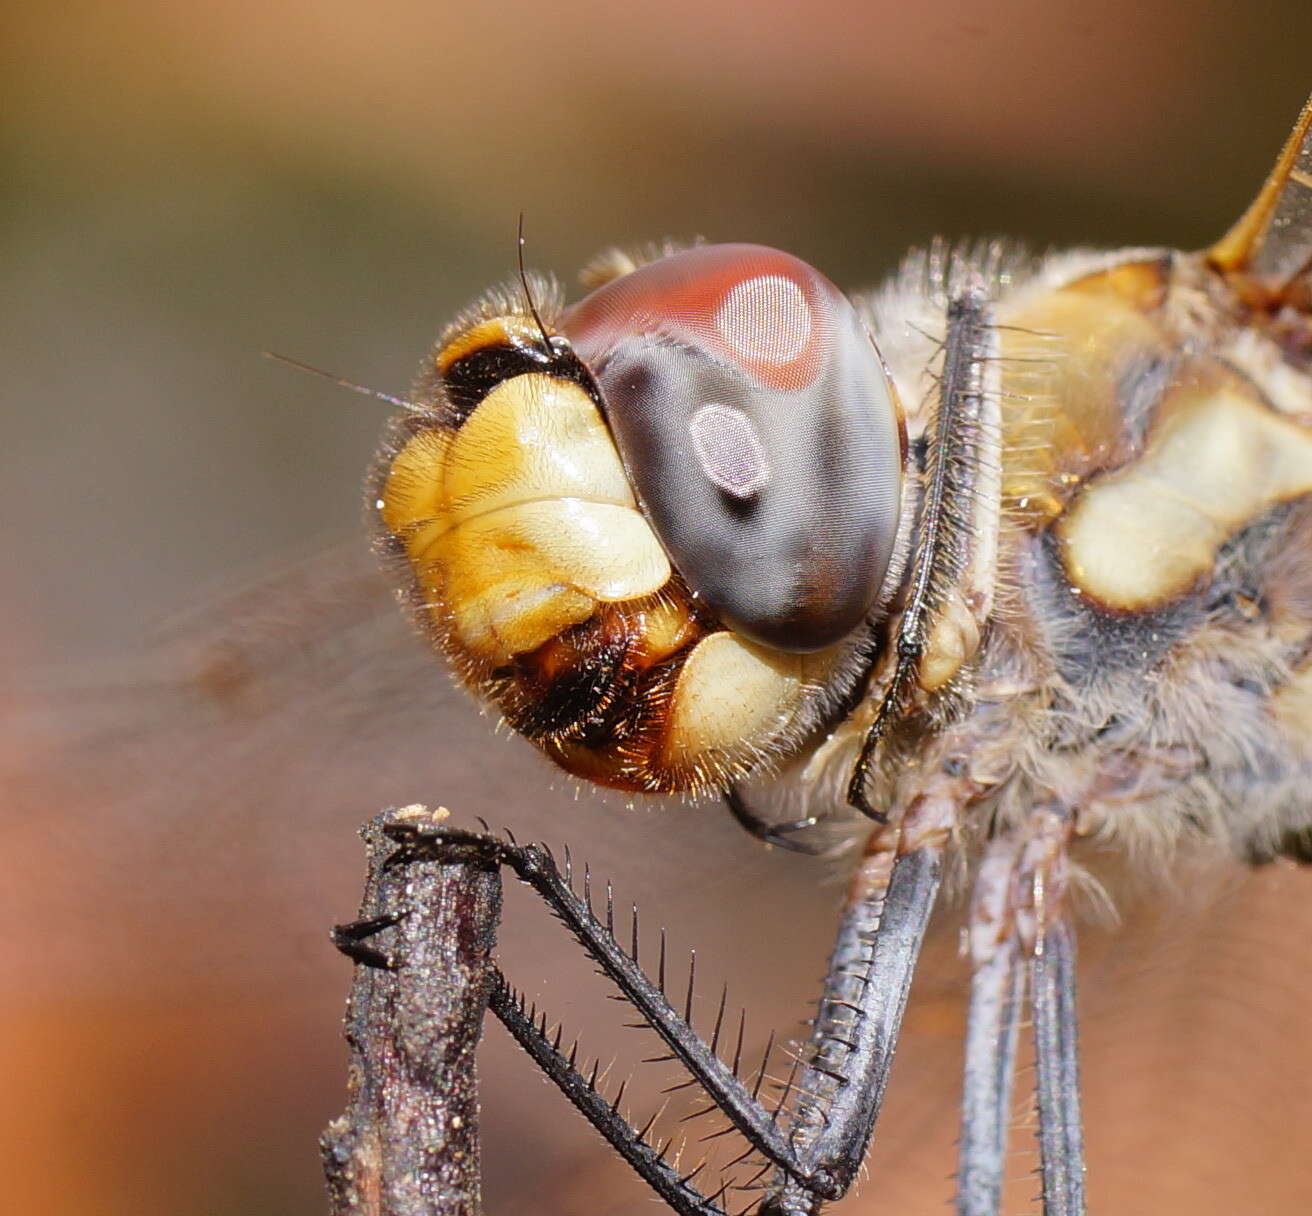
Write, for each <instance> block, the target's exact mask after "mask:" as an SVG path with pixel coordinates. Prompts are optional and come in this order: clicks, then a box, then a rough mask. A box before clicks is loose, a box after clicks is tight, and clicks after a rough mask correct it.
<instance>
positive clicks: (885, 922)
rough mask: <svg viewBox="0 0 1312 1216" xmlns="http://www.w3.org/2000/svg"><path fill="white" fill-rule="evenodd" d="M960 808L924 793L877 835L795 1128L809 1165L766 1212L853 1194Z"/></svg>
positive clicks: (777, 1187)
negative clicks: (897, 820)
mask: <svg viewBox="0 0 1312 1216" xmlns="http://www.w3.org/2000/svg"><path fill="white" fill-rule="evenodd" d="M955 810H956V807H955V802H954V801H953V800H951V799H948V798H944V797H935V796H933V795H922V796H921V798H919V799H917V801H916V802H915V803H913V804H912V806H911V807H910V808H909V809H908V811H907V814H906V816H905V818H904V819H903V821H902V823H901V824H900V825H895V826H889V827H885V828H879V829H877V830H876V831H875V833H874V834H873V836H872V837H871V840H870V843H869V844H868V846H867V849H866V855H865V856H864V858H863V859H862V861H861V864H860V866H859V867H858V870H857V873H856V875H855V877H854V880H853V883H852V887H851V891H850V893H849V896H848V901H847V905H846V907H845V909H844V912H843V916H842V920H841V922H840V924H839V930H838V937H837V940H836V942H835V945H834V951H833V954H832V956H831V958H830V963H829V972H828V974H827V976H826V978H825V984H824V989H823V992H822V994H821V997H820V1003H819V1008H818V1010H817V1013H816V1018H815V1023H814V1027H813V1030H812V1035H811V1041H810V1044H809V1049H808V1059H807V1061H806V1063H805V1066H804V1067H803V1069H802V1074H801V1080H800V1082H799V1086H798V1091H799V1092H798V1098H797V1100H796V1102H795V1104H794V1118H793V1124H792V1127H791V1129H790V1138H791V1141H792V1144H793V1146H794V1148H795V1150H796V1152H797V1156H798V1160H799V1164H800V1166H801V1167H802V1169H801V1170H800V1171H798V1172H795V1173H794V1174H792V1175H789V1174H787V1173H785V1172H782V1171H781V1172H780V1174H779V1175H778V1176H777V1177H776V1179H775V1182H774V1185H773V1187H772V1190H771V1192H770V1193H769V1194H767V1196H766V1197H765V1199H764V1201H763V1202H762V1205H761V1208H760V1216H812V1214H813V1213H815V1212H818V1211H819V1210H820V1207H821V1204H822V1202H823V1200H824V1199H826V1198H832V1197H836V1196H840V1195H842V1194H844V1193H845V1192H846V1191H847V1190H848V1188H849V1187H850V1186H851V1185H852V1182H853V1180H854V1179H855V1177H856V1175H857V1172H858V1171H859V1170H860V1168H861V1163H862V1161H863V1160H864V1159H865V1155H866V1149H867V1148H868V1146H869V1144H870V1139H871V1136H872V1135H873V1133H874V1128H875V1123H876V1121H877V1120H878V1118H879V1111H880V1107H881V1105H882V1103H883V1098H884V1091H885V1089H886V1087H887V1084H888V1077H889V1071H890V1068H891V1066H892V1062H893V1053H894V1050H895V1049H896V1047H897V1041H898V1034H899V1031H900V1029H901V1024H902V1015H903V1012H904V1010H905V1008H906V1002H907V995H908V993H909V991H910V987H911V977H912V974H913V973H914V971H915V965H916V960H917V959H918V958H919V956H920V949H921V945H922V943H923V941H924V936H925V930H926V927H927V926H928V923H929V917H930V913H931V912H932V910H933V907H934V902H935V899H936V897H937V894H938V889H939V883H940V880H941V877H942V869H943V848H944V844H945V842H946V840H947V836H948V832H949V830H950V826H951V824H952V822H953V817H954V814H955ZM805 1174H810V1175H811V1180H810V1182H809V1183H807V1182H804V1181H803V1177H804V1175H805ZM821 1183H823V1184H824V1185H823V1189H822V1187H821V1186H820V1185H819V1184H821Z"/></svg>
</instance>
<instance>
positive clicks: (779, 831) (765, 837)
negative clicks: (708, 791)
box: [724, 785, 824, 857]
mask: <svg viewBox="0 0 1312 1216" xmlns="http://www.w3.org/2000/svg"><path fill="white" fill-rule="evenodd" d="M724 805H725V806H727V807H728V808H729V814H731V815H732V816H733V817H734V821H735V822H736V823H737V824H738V826H739V827H741V828H742V829H743V830H744V831H746V832H747V833H748V834H749V835H752V836H755V837H756V839H757V840H762V841H764V842H765V843H766V844H773V845H777V846H778V847H779V848H781V849H787V850H788V851H789V852H792V853H806V854H808V855H810V856H812V857H817V856H819V855H820V854H821V853H823V852H824V850H823V849H822V848H820V847H818V846H816V845H813V844H809V843H807V842H806V841H805V840H798V839H797V834H798V833H799V832H805V831H808V830H809V829H811V828H813V827H815V826H816V824H818V823H819V822H820V820H819V819H817V818H815V817H814V816H808V817H807V818H806V819H793V820H786V821H785V822H783V823H772V822H771V821H770V820H768V819H762V818H761V816H760V815H758V814H757V813H756V812H755V811H754V810H753V809H752V807H751V804H750V803H749V802H748V801H747V799H746V798H744V797H743V793H742V791H741V790H740V789H739V788H738V787H737V786H736V785H731V786H730V787H729V788H728V789H727V790H726V791H725V794H724Z"/></svg>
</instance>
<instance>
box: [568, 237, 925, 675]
mask: <svg viewBox="0 0 1312 1216" xmlns="http://www.w3.org/2000/svg"><path fill="white" fill-rule="evenodd" d="M563 329H564V332H565V334H566V336H567V337H568V338H569V340H570V342H571V344H572V345H573V347H574V350H575V352H576V353H577V354H578V356H579V358H580V359H581V360H582V361H583V363H584V364H585V365H586V366H587V367H588V369H589V370H590V371H591V373H592V375H593V377H594V378H595V379H596V381H597V384H598V386H599V388H600V389H601V394H602V398H603V402H604V407H605V412H606V418H607V422H608V423H609V425H610V428H611V432H612V434H613V435H614V438H615V441H616V444H617V446H618V447H619V450H620V455H621V457H622V459H623V461H624V465H625V468H626V470H627V472H628V475H629V478H630V480H631V481H632V483H633V487H634V490H635V492H636V493H637V496H638V498H639V499H640V501H641V503H642V506H643V509H644V511H645V512H646V514H647V518H648V520H649V522H650V523H651V525H652V527H653V529H654V530H655V532H656V534H657V535H658V536H659V537H660V540H661V543H662V544H663V545H664V547H665V550H666V552H667V553H668V554H669V556H670V560H671V561H672V562H673V564H674V566H675V568H676V569H677V570H678V571H679V573H680V574H681V575H682V576H683V578H684V580H685V581H686V582H687V584H688V586H689V588H690V589H691V590H692V592H693V593H694V594H695V595H696V596H697V597H698V598H699V599H700V600H702V601H703V602H704V603H705V604H706V605H707V606H708V607H709V608H711V610H712V611H714V612H715V613H716V615H717V616H718V617H719V618H720V619H721V620H722V621H723V622H724V624H725V625H727V626H728V627H730V628H731V629H733V630H735V631H736V632H738V633H740V634H742V635H743V636H745V637H747V638H749V639H751V640H752V641H756V642H759V643H761V644H763V645H766V646H770V647H772V648H774V649H776V650H783V651H792V652H797V653H805V652H810V651H816V650H822V649H824V648H825V647H828V646H831V645H833V644H834V643H835V642H838V641H839V640H841V639H842V638H843V637H845V636H846V635H847V634H849V633H850V632H851V631H852V630H853V629H855V628H856V627H858V626H859V625H860V624H861V622H862V621H863V620H864V619H865V617H866V616H867V615H868V614H869V612H870V610H871V608H872V606H873V605H874V603H875V600H876V598H877V596H878V594H879V589H880V586H881V585H882V583H883V579H884V575H885V572H886V571H887V569H888V563H889V559H890V557H891V555H892V552H893V544H894V539H895V536H896V533H897V525H898V514H899V505H900V500H901V485H902V450H901V439H900V422H899V417H898V413H897V409H896V406H895V405H894V401H893V395H892V392H891V390H890V387H889V384H888V380H887V377H886V374H885V371H884V367H883V364H882V361H881V360H880V358H879V355H878V353H877V351H876V350H875V347H874V344H873V342H872V341H871V339H870V336H869V334H867V332H866V331H865V328H864V327H863V325H862V324H861V321H860V318H858V316H857V315H856V311H855V310H854V309H853V307H852V305H851V304H850V303H849V302H848V300H847V299H846V297H844V296H843V295H842V293H841V292H840V291H839V290H838V289H837V288H836V287H835V286H834V285H833V284H832V283H831V282H830V281H829V280H828V279H827V278H825V277H824V276H823V275H822V274H820V273H819V272H818V271H816V270H814V269H812V268H811V267H810V266H808V265H806V263H804V262H802V261H799V260H798V259H797V258H794V257H791V256H790V255H788V254H785V253H780V252H779V251H778V250H774V249H768V248H765V247H764V246H760V245H707V246H701V247H699V248H695V249H690V250H686V251H684V252H682V253H676V254H672V255H670V256H669V257H665V258H662V259H660V260H659V261H656V262H652V263H649V264H648V265H646V266H642V267H640V268H639V269H638V270H635V271H634V272H633V273H631V274H628V275H625V276H623V277H622V278H619V279H615V280H613V281H612V282H610V283H607V284H606V285H605V286H603V287H601V288H599V289H598V290H597V291H595V292H593V293H592V294H591V295H590V296H588V297H586V298H585V299H583V300H582V301H580V302H579V303H578V304H577V305H576V306H575V307H574V308H573V309H571V310H570V312H569V313H568V314H567V315H566V317H565V320H564V325H563Z"/></svg>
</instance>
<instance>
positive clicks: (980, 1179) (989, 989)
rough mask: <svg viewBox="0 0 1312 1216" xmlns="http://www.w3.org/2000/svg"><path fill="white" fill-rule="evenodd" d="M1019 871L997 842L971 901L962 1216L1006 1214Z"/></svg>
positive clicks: (1005, 842)
mask: <svg viewBox="0 0 1312 1216" xmlns="http://www.w3.org/2000/svg"><path fill="white" fill-rule="evenodd" d="M1015 868H1016V846H1015V843H1014V842H1013V841H1011V840H1009V839H999V840H996V841H994V842H993V843H992V844H991V845H990V847H989V850H988V852H987V853H986V855H985V857H984V859H983V861H982V862H981V864H980V869H979V873H978V875H977V876H976V879H975V890H974V894H973V896H972V900H971V910H970V939H969V940H970V954H971V962H972V964H973V972H972V976H971V986H970V1011H969V1014H968V1016H967V1020H966V1060H965V1073H964V1078H963V1084H962V1094H961V1138H960V1146H959V1148H958V1164H957V1200H956V1211H957V1216H996V1214H997V1213H998V1212H999V1211H1000V1210H1001V1203H1002V1183H1003V1179H1004V1170H1005V1165H1006V1157H1007V1129H1008V1127H1009V1126H1010V1123H1011V1094H1012V1081H1013V1077H1014V1074H1015V1065H1016V1041H1017V1038H1018V1033H1017V1032H1018V1028H1019V1024H1020V1013H1021V1005H1022V1001H1023V990H1024V984H1025V968H1024V966H1023V965H1022V959H1021V950H1020V943H1019V942H1018V941H1017V938H1016V932H1015V929H1016V922H1015V918H1014V917H1013V916H1012V906H1011V893H1012V888H1013V882H1014V875H1015Z"/></svg>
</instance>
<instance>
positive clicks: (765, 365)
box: [566, 245, 842, 390]
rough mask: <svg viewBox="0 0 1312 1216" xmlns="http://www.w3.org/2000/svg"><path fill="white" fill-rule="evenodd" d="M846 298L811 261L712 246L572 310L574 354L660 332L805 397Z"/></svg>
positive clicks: (658, 265)
mask: <svg viewBox="0 0 1312 1216" xmlns="http://www.w3.org/2000/svg"><path fill="white" fill-rule="evenodd" d="M841 299H842V296H841V293H840V292H839V291H838V288H836V287H835V286H834V285H833V284H832V283H831V282H830V281H829V280H828V279H826V278H825V277H824V275H822V274H820V273H819V271H817V270H815V269H813V268H812V267H810V266H808V265H807V264H806V263H805V262H803V261H801V260H800V259H798V258H795V257H793V256H792V255H791V254H787V253H782V252H781V251H779V250H777V249H769V248H767V247H765V246H764V245H706V246H702V247H700V248H697V249H690V250H688V251H686V252H684V253H680V254H678V255H675V256H673V257H669V258H664V259H662V260H661V261H659V262H653V263H650V264H649V265H647V266H644V267H642V268H641V270H640V271H639V272H637V273H635V274H632V275H628V276H626V277H625V278H623V279H618V280H616V281H615V282H613V283H610V284H607V285H606V287H604V288H602V289H601V290H600V291H598V292H595V293H593V295H591V296H589V297H588V298H587V299H585V300H583V301H581V302H580V303H579V304H578V305H576V306H575V307H574V308H573V309H571V310H570V313H569V316H568V318H567V321H566V329H567V331H568V332H569V334H570V335H571V337H572V338H573V339H574V341H575V344H576V346H579V345H582V346H584V347H588V348H593V349H599V348H604V347H606V346H607V345H609V344H611V343H612V342H613V341H615V340H616V339H617V338H618V337H619V336H620V335H622V334H625V333H630V332H633V331H634V330H635V329H640V330H643V331H646V332H649V333H650V332H662V333H665V334H667V335H668V336H669V337H670V338H671V339H674V340H677V341H684V342H688V343H690V344H691V345H694V346H698V347H700V348H701V349H703V350H705V351H706V352H707V353H708V354H711V355H713V356H715V357H717V358H720V359H723V360H724V361H725V362H727V363H730V364H732V365H734V366H737V367H740V368H742V369H743V370H744V371H746V372H748V373H750V374H751V375H752V376H753V377H754V378H755V379H757V380H758V381H759V382H760V383H761V384H763V385H765V386H767V387H769V388H774V389H784V390H788V389H799V388H805V387H806V386H807V385H808V384H810V383H812V381H814V380H815V378H816V376H818V375H819V374H820V373H821V372H822V371H823V368H824V364H825V354H826V350H827V348H828V347H829V345H830V344H831V343H832V342H833V340H834V307H835V303H834V302H835V301H837V300H841Z"/></svg>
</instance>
